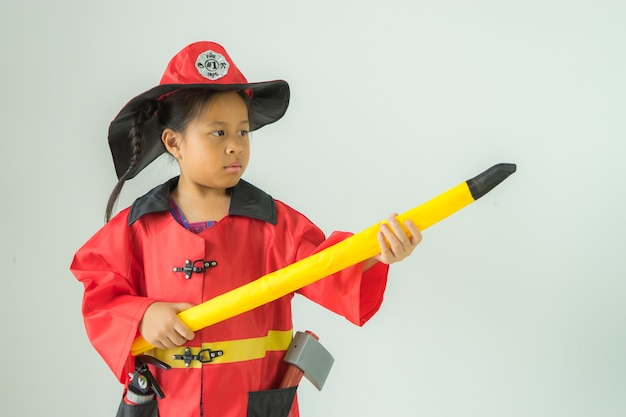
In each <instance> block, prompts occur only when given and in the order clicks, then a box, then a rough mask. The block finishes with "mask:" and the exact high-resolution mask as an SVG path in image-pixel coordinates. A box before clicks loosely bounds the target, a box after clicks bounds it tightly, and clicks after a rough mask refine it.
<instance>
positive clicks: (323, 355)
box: [285, 332, 335, 390]
mask: <svg viewBox="0 0 626 417" xmlns="http://www.w3.org/2000/svg"><path fill="white" fill-rule="evenodd" d="M285 362H287V363H290V364H292V365H295V366H297V367H298V368H299V369H300V370H301V371H303V372H304V376H305V377H306V378H307V379H308V380H309V381H311V383H312V384H313V385H314V386H315V388H317V389H318V390H321V389H322V387H323V386H324V382H326V377H328V374H329V373H330V368H332V366H333V362H335V359H334V358H333V357H332V356H331V354H330V353H328V351H327V350H326V348H324V346H322V344H321V343H320V342H319V341H318V340H317V339H316V338H315V337H314V336H312V335H311V334H308V333H303V332H297V333H296V335H295V336H294V338H293V340H292V341H291V345H290V346H289V349H288V350H287V353H286V354H285Z"/></svg>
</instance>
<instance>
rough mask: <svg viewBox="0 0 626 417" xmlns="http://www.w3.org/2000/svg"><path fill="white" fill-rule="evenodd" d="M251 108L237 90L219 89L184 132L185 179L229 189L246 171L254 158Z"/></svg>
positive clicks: (181, 157)
mask: <svg viewBox="0 0 626 417" xmlns="http://www.w3.org/2000/svg"><path fill="white" fill-rule="evenodd" d="M249 129H250V123H249V121H248V108H247V106H246V103H245V102H244V100H243V98H242V97H241V96H239V94H237V93H236V92H224V93H218V94H216V95H215V96H213V97H212V98H211V99H210V102H209V104H208V105H207V106H206V108H205V110H204V111H203V112H202V113H201V114H200V115H199V116H198V118H196V119H195V120H193V121H191V122H190V123H189V125H188V126H187V128H186V129H185V131H184V132H183V133H182V135H181V140H180V141H179V147H178V151H179V155H176V158H177V159H178V163H179V165H180V172H181V179H183V178H184V179H185V180H190V181H192V182H194V183H196V184H198V185H200V186H204V187H208V188H215V189H226V188H230V187H233V186H234V185H235V184H237V182H239V179H240V178H241V176H242V175H243V173H244V171H245V169H246V167H247V166H248V161H249V159H250V138H249Z"/></svg>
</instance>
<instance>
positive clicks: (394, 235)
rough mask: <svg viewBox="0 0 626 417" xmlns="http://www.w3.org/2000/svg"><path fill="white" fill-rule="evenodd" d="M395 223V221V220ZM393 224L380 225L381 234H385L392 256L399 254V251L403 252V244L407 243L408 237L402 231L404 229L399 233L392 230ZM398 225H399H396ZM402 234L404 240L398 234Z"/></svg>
mask: <svg viewBox="0 0 626 417" xmlns="http://www.w3.org/2000/svg"><path fill="white" fill-rule="evenodd" d="M396 223H397V221H396ZM392 227H393V226H391V225H387V224H384V225H383V226H382V227H381V230H382V232H383V234H384V235H385V238H387V241H388V242H389V248H390V250H391V252H392V253H393V255H394V256H397V255H399V254H400V253H402V252H404V250H405V246H407V245H409V244H410V243H409V241H408V237H407V236H406V233H404V231H400V232H399V233H398V232H396V231H394V230H393V229H392ZM397 227H400V226H397ZM398 235H400V236H404V241H402V240H401V238H400V237H399V236H398Z"/></svg>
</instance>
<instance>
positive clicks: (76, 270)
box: [70, 210, 154, 383]
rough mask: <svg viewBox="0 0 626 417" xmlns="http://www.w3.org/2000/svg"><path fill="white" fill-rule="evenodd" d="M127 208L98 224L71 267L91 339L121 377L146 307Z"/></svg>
mask: <svg viewBox="0 0 626 417" xmlns="http://www.w3.org/2000/svg"><path fill="white" fill-rule="evenodd" d="M127 216H128V210H126V211H123V212H121V213H120V214H118V215H117V216H116V217H115V218H114V219H112V220H111V221H110V222H109V223H107V224H106V225H105V226H104V227H103V228H102V229H100V230H99V231H98V232H97V233H96V234H95V235H94V236H93V237H92V238H91V239H89V241H87V243H85V244H84V245H83V246H82V247H81V248H80V249H79V250H78V252H77V253H76V254H75V256H74V259H73V261H72V264H71V266H70V270H71V271H72V273H73V274H74V276H75V277H76V278H77V279H78V281H80V282H81V283H82V284H83V285H84V287H85V292H84V296H83V305H82V311H83V318H84V321H85V328H86V330H87V336H88V337H89V340H90V342H91V344H92V345H93V346H94V348H95V349H96V350H97V351H98V353H99V354H100V356H102V358H103V359H104V360H105V362H106V363H107V365H108V366H109V368H110V369H111V370H112V371H113V373H114V374H115V375H116V377H117V378H118V379H119V381H120V382H122V383H124V382H126V379H127V378H128V376H127V375H128V372H132V371H133V370H134V361H133V359H132V357H131V355H130V347H131V344H132V342H133V340H134V339H135V337H136V336H137V334H138V330H137V329H138V326H139V322H140V321H141V318H142V317H143V314H144V312H145V310H146V308H148V306H149V305H150V304H151V303H152V302H153V301H154V300H151V299H148V298H146V297H142V296H140V295H139V294H140V291H141V286H140V284H139V283H140V282H142V278H141V274H142V272H141V269H140V268H138V267H136V266H135V265H138V264H139V262H140V261H139V260H138V259H136V258H137V255H136V254H134V253H133V250H132V246H133V245H132V243H133V242H132V231H131V228H130V227H128V226H127Z"/></svg>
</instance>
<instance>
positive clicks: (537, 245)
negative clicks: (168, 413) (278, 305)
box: [0, 0, 626, 417]
mask: <svg viewBox="0 0 626 417" xmlns="http://www.w3.org/2000/svg"><path fill="white" fill-rule="evenodd" d="M625 21H626V3H624V2H623V1H621V0H615V1H609V0H596V1H591V0H587V1H577V0H574V1H564V0H562V1H560V0H542V1H536V0H530V1H516V2H514V1H490V0H477V1H471V2H470V1H461V0H448V1H438V2H435V1H421V0H419V1H409V0H407V1H399V0H389V1H371V0H367V1H334V0H333V1H330V0H320V1H316V2H303V1H286V0H284V1H277V0H265V1H248V2H245V1H219V2H215V1H206V0H205V1H180V2H171V1H169V2H165V1H157V0H151V1H145V0H140V1H121V0H110V1H98V2H89V1H76V0H74V1H72V0H70V1H66V2H47V1H41V0H39V1H36V0H35V1H19V2H18V1H16V0H8V1H7V0H4V1H3V2H2V3H1V4H0V35H1V39H2V42H1V43H0V56H1V57H2V64H1V65H0V75H1V78H2V84H3V85H2V100H1V102H0V106H1V110H2V111H1V112H0V118H1V121H2V125H1V128H2V143H3V146H2V149H3V158H2V163H0V181H2V196H3V197H2V216H1V217H0V222H1V223H0V224H1V240H0V245H1V246H0V267H1V268H2V272H1V273H0V274H1V277H2V287H1V290H0V323H1V329H2V344H1V346H0V357H1V358H2V362H1V363H0V415H2V416H11V417H33V416H46V417H61V416H63V417H73V416H76V417H78V416H84V415H90V416H93V417H107V416H112V415H114V414H115V411H116V408H117V405H118V401H119V397H120V394H121V389H122V387H121V386H120V385H119V384H118V383H117V381H116V379H115V377H114V376H113V374H112V373H111V372H110V371H109V370H108V368H107V367H106V366H105V365H104V362H103V361H102V360H101V359H100V358H99V356H98V355H97V354H96V353H95V351H94V350H93V348H92V347H91V345H90V344H89V342H88V340H87V337H86V334H85V331H84V327H83V323H82V317H81V312H80V304H81V297H82V286H81V285H80V284H79V283H78V282H77V281H76V280H75V279H74V278H73V276H72V275H71V273H70V272H69V269H68V267H69V264H70V262H71V259H72V256H73V254H74V252H75V251H76V250H77V249H78V247H79V246H80V245H81V244H82V243H83V242H85V241H86V240H87V239H88V238H89V237H90V236H91V235H92V234H93V233H95V232H96V230H97V229H98V228H100V227H101V226H102V224H103V213H104V206H105V204H106V200H107V197H108V195H109V192H110V190H111V189H112V187H113V185H114V184H115V175H114V170H113V165H112V162H111V157H110V154H109V151H108V147H107V143H106V133H107V129H108V124H109V122H110V120H111V119H112V118H113V117H114V116H115V114H116V113H117V112H118V111H119V109H120V108H121V107H122V105H123V104H124V103H125V102H126V101H127V100H129V99H130V98H131V97H133V96H135V95H136V94H139V93H140V92H142V91H144V90H146V89H148V88H151V87H152V86H154V85H156V84H157V83H158V81H159V79H160V77H161V74H162V72H163V70H164V69H165V66H166V64H167V62H168V61H169V59H170V58H171V57H172V56H173V55H174V54H175V53H176V52H177V51H179V50H180V49H181V48H182V47H183V46H185V45H186V44H188V43H191V42H193V41H197V40H214V41H218V42H220V43H222V44H223V45H224V46H225V47H226V48H227V50H228V51H229V53H230V54H231V56H232V57H233V59H234V60H235V62H236V64H237V65H238V66H239V67H240V68H241V69H242V71H243V72H244V74H246V76H247V77H248V79H249V80H251V81H262V80H268V79H275V78H283V79H286V80H288V81H289V83H290V85H291V89H292V100H291V105H290V109H289V110H288V112H287V114H286V116H285V117H284V119H283V120H281V121H280V122H279V123H277V124H275V125H272V126H268V127H266V128H263V129H262V130H261V131H259V132H257V133H255V134H254V135H253V138H252V141H253V144H252V160H251V165H250V167H249V169H248V171H247V172H246V174H245V178H246V179H247V180H248V181H250V182H253V183H254V184H256V185H258V186H259V187H261V188H263V189H265V190H266V191H268V192H269V193H270V194H272V195H273V196H274V197H275V198H278V199H280V200H282V201H285V202H286V203H288V204H290V205H291V206H293V207H295V208H296V209H298V210H300V211H302V212H304V213H305V214H307V215H308V216H309V217H310V218H311V219H312V220H313V221H315V222H316V223H317V224H318V225H319V226H320V227H321V228H322V229H323V230H324V231H325V232H327V233H330V232H331V231H333V230H350V231H354V232H357V231H359V230H362V229H364V228H366V227H368V226H370V225H371V224H374V223H376V222H377V221H379V220H382V219H385V218H386V217H387V216H388V215H389V214H390V213H391V212H394V211H395V212H403V211H405V210H408V209H410V208H412V207H414V206H417V205H419V204H421V203H423V202H425V201H427V200H429V199H430V198H432V197H434V196H436V195H438V194H439V193H441V192H443V191H446V190H447V189H448V188H450V187H452V186H455V185H456V184H458V183H460V182H462V181H464V180H466V179H469V178H471V177H473V176H474V175H476V174H478V173H480V172H482V171H483V170H485V169H487V168H488V167H490V166H491V165H493V164H496V163H500V162H511V163H516V164H517V165H518V172H517V173H516V174H514V175H513V176H511V177H510V178H509V179H508V180H506V181H505V182H504V183H503V184H501V185H500V186H499V187H497V188H496V189H495V190H493V191H492V192H491V193H490V194H488V195H486V196H485V197H483V199H481V200H479V201H477V202H476V203H474V204H473V205H471V206H469V207H467V208H465V209H463V210H462V211H460V212H458V213H456V214H455V215H454V216H452V217H450V218H448V219H446V220H445V221H443V222H441V223H439V224H437V225H435V226H433V227H432V228H430V229H428V230H426V231H424V240H423V243H422V244H421V245H420V247H419V248H418V250H416V252H415V253H414V255H413V256H412V257H411V258H409V259H407V260H406V261H404V262H402V263H400V264H397V265H393V266H392V267H391V273H390V279H389V285H388V289H387V292H386V297H385V300H384V303H383V306H382V309H381V311H380V312H379V314H378V315H376V316H375V317H374V318H373V319H372V320H371V321H370V322H369V323H367V324H366V325H365V326H364V327H363V328H357V327H355V326H352V325H351V324H349V323H348V322H347V321H346V320H344V319H343V318H341V317H338V316H335V315H334V314H332V313H330V312H328V311H326V310H323V309H322V308H320V307H319V306H317V305H314V304H312V303H310V302H309V301H308V300H306V299H303V298H302V297H297V298H296V300H295V302H294V310H295V316H296V323H295V327H296V329H298V330H304V329H310V330H313V331H315V332H316V333H317V334H318V335H319V336H320V338H321V341H322V342H323V344H324V345H325V346H326V347H327V348H328V349H329V350H330V351H331V353H332V354H333V356H334V357H335V366H334V368H333V370H332V373H331V375H330V376H329V379H328V381H327V383H326V386H325V387H324V389H323V391H322V392H317V391H316V390H315V389H314V388H313V387H312V386H311V385H310V384H308V383H303V384H302V386H301V388H300V402H301V410H302V414H303V415H304V416H336V415H349V416H362V417H366V416H371V417H379V416H381V415H397V416H412V415H415V416H429V417H456V416H463V417H470V416H477V417H478V416H480V417H501V416H507V417H518V416H519V417H521V416H524V417H531V416H532V417H554V416H568V417H578V416H580V417H587V416H602V417H609V416H616V417H617V416H620V417H621V416H624V415H626V395H624V393H625V392H626V360H625V359H624V358H625V356H624V352H626V334H625V331H624V322H625V321H626V302H625V298H626V282H625V281H624V278H625V276H626V261H625V259H626V256H625V252H626V251H625V249H626V240H625V235H626V222H625V221H624V213H625V212H626V195H625V191H624V180H625V178H626V168H625V166H624V164H623V160H624V155H625V152H624V151H625V149H626V146H625V145H624V140H625V138H626V128H625V122H624V119H625V117H624V116H625V110H626V99H625V97H626V83H625V81H624V80H625V76H624V74H626V58H625V57H626V54H625V53H624V50H625V49H626V48H625V45H626V42H625V41H626V28H625V25H624V22H625ZM175 173H176V167H175V165H174V164H173V163H172V162H171V161H169V160H167V159H161V160H159V161H157V162H156V163H155V164H153V165H152V166H151V167H150V168H149V169H147V170H146V171H144V172H143V173H142V174H141V175H140V176H139V177H138V178H136V179H135V180H132V181H131V182H130V183H129V184H128V185H127V187H126V188H125V189H124V192H123V195H122V198H121V200H120V202H119V204H118V208H122V207H124V206H126V205H128V204H130V203H131V202H132V201H133V200H134V199H135V198H136V197H138V196H140V195H141V194H143V193H144V192H145V191H147V190H148V189H150V188H152V187H153V186H154V185H156V184H158V183H160V182H161V181H163V180H165V179H167V178H168V177H170V176H171V175H174V174H175Z"/></svg>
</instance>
